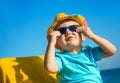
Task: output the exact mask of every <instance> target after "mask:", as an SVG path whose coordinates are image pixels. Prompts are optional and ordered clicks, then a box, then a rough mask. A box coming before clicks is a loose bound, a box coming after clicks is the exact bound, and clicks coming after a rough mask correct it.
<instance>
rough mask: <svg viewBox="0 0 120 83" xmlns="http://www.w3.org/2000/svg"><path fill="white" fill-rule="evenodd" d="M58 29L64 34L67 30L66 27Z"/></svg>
mask: <svg viewBox="0 0 120 83" xmlns="http://www.w3.org/2000/svg"><path fill="white" fill-rule="evenodd" d="M58 31H60V33H61V34H64V33H65V31H66V28H59V29H58Z"/></svg>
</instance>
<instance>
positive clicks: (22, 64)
mask: <svg viewBox="0 0 120 83" xmlns="http://www.w3.org/2000/svg"><path fill="white" fill-rule="evenodd" d="M43 61H44V56H43V55H42V56H31V57H17V58H16V57H15V58H2V59H0V83H58V82H57V80H56V74H50V73H48V72H46V71H45V69H44V67H43Z"/></svg>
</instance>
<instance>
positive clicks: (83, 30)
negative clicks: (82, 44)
mask: <svg viewBox="0 0 120 83" xmlns="http://www.w3.org/2000/svg"><path fill="white" fill-rule="evenodd" d="M76 31H77V32H78V33H79V34H80V35H86V36H87V37H88V38H90V39H91V38H92V37H93V36H94V33H93V32H92V30H91V29H90V28H89V27H88V26H81V27H79V28H78V29H77V30H76Z"/></svg>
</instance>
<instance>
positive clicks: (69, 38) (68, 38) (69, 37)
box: [66, 36, 74, 41]
mask: <svg viewBox="0 0 120 83" xmlns="http://www.w3.org/2000/svg"><path fill="white" fill-rule="evenodd" d="M73 38H74V37H72V36H68V37H67V38H66V39H67V41H68V40H72V39H73Z"/></svg>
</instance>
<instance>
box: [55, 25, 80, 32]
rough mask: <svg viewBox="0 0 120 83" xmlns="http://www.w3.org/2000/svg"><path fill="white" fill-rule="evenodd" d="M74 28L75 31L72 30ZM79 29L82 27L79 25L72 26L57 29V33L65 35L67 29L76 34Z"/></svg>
mask: <svg viewBox="0 0 120 83" xmlns="http://www.w3.org/2000/svg"><path fill="white" fill-rule="evenodd" d="M73 27H74V28H75V29H73V30H72V28H73ZM77 27H80V25H79V24H77V25H70V26H65V27H61V28H59V29H57V31H59V32H60V33H61V34H65V33H66V30H67V29H68V30H70V31H71V32H76V29H77Z"/></svg>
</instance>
